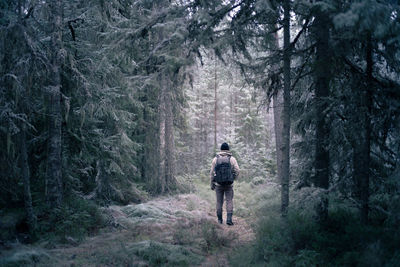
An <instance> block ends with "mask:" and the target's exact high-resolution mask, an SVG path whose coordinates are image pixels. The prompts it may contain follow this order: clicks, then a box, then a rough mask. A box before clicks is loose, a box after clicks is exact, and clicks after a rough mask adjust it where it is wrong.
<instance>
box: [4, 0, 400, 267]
mask: <svg viewBox="0 0 400 267" xmlns="http://www.w3.org/2000/svg"><path fill="white" fill-rule="evenodd" d="M399 11H400V5H399V3H398V1H395V0H364V1H362V0H320V1H313V0H282V1H275V0H226V1H218V0H215V1H206V0H176V1H164V0H155V1H147V0H133V1H132V0H110V1H104V0H96V1H88V0H70V1H62V0H54V1H36V0H11V1H10V0H0V36H1V38H0V40H1V41H0V62H1V64H0V151H1V152H0V218H1V219H0V226H1V227H2V230H1V233H0V240H1V242H2V243H1V244H2V246H3V245H4V246H6V244H7V242H9V240H15V239H16V238H17V239H18V240H19V241H20V242H22V243H35V242H39V241H40V240H43V239H52V240H57V242H64V241H65V240H66V238H67V237H68V236H73V237H75V238H84V237H85V236H87V235H93V234H95V233H97V231H98V230H99V229H100V228H101V227H103V225H104V221H103V219H102V215H101V207H105V206H109V205H127V204H130V203H143V202H146V201H147V200H149V199H152V198H154V197H155V196H160V195H162V196H166V195H173V194H179V193H188V192H192V191H193V190H194V189H193V182H192V181H193V179H196V177H199V176H201V175H203V176H204V175H205V174H206V173H207V172H208V171H209V170H208V168H209V164H210V162H211V159H212V157H213V155H214V153H215V152H216V151H217V150H218V149H219V146H220V144H221V142H223V141H227V142H228V143H229V144H230V146H231V147H232V151H233V153H234V155H235V157H237V158H238V160H239V165H240V167H241V169H242V179H244V180H245V181H248V182H253V184H257V183H258V182H254V181H259V182H260V183H264V182H265V181H266V180H268V179H269V181H275V182H277V183H279V190H280V201H279V207H277V209H276V214H279V216H274V217H273V218H271V216H267V215H268V213H269V210H266V209H264V210H263V209H262V208H260V211H259V212H258V213H254V214H256V215H254V216H256V217H257V218H256V223H255V226H254V227H255V229H256V240H255V241H254V244H252V245H250V246H249V247H248V248H246V250H245V253H244V255H243V254H240V253H239V255H241V256H239V257H238V258H234V259H233V262H234V263H235V262H236V263H237V264H238V266H245V265H249V264H254V265H257V264H259V265H261V266H262V265H263V264H266V263H268V264H271V266H275V265H273V264H277V265H280V264H282V265H283V266H285V265H287V266H290V265H292V266H293V264H297V265H298V266H313V265H314V266H316V265H324V266H326V265H327V264H331V265H340V266H343V265H349V266H357V265H359V266H384V265H385V266H396V265H397V264H399V262H400V251H399V247H398V244H399V242H400V234H399V233H398V226H399V224H400V201H399V200H400V118H399V117H400V77H399V73H400V62H399V59H400V54H399V51H400V50H399V46H400V14H399ZM205 180H206V179H205ZM249 194H251V193H249ZM249 197H250V195H249ZM243 216H244V215H243ZM244 217H245V216H244ZM249 251H250V253H247V252H249ZM301 264H304V265H301ZM282 265H280V266H282Z"/></svg>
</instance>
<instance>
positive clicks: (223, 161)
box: [214, 155, 233, 185]
mask: <svg viewBox="0 0 400 267" xmlns="http://www.w3.org/2000/svg"><path fill="white" fill-rule="evenodd" d="M214 181H215V182H217V183H219V184H221V185H228V184H232V183H233V174H232V169H231V156H230V155H228V156H221V155H217V162H216V164H215V177H214Z"/></svg>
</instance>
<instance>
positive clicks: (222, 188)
mask: <svg viewBox="0 0 400 267" xmlns="http://www.w3.org/2000/svg"><path fill="white" fill-rule="evenodd" d="M239 171H240V169H239V165H238V163H237V161H236V159H235V158H234V157H233V156H232V153H231V152H229V145H228V144H227V143H223V144H222V145H221V151H220V152H218V153H217V156H216V157H215V158H214V159H213V161H212V166H211V171H210V176H211V190H215V192H216V195H217V217H218V222H219V223H221V224H222V205H223V203H224V195H225V199H226V213H227V216H226V224H227V225H233V222H232V213H233V182H234V180H236V178H237V177H238V176H239Z"/></svg>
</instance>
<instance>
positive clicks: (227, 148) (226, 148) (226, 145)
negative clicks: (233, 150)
mask: <svg viewBox="0 0 400 267" xmlns="http://www.w3.org/2000/svg"><path fill="white" fill-rule="evenodd" d="M221 150H229V146H228V144H227V143H222V145H221Z"/></svg>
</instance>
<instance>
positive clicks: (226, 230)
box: [200, 217, 255, 267]
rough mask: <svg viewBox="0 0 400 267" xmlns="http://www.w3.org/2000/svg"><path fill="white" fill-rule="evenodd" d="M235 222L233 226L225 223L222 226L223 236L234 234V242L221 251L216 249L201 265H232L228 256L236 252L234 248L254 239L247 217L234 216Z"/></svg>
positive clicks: (208, 266)
mask: <svg viewBox="0 0 400 267" xmlns="http://www.w3.org/2000/svg"><path fill="white" fill-rule="evenodd" d="M224 222H225V221H224ZM233 222H234V225H233V226H228V225H226V224H223V225H221V227H220V230H221V231H222V235H223V236H227V237H229V236H232V235H234V239H233V240H232V243H231V244H229V245H228V246H227V247H222V248H221V249H220V251H216V252H214V253H213V254H211V255H209V256H208V257H207V258H206V260H205V261H204V262H203V263H202V264H201V265H200V266H201V267H215V266H224V267H225V266H230V265H229V261H228V257H229V255H230V254H231V253H234V252H233V249H235V248H239V247H241V246H243V245H245V244H248V243H250V242H251V241H253V240H254V238H255V235H254V232H253V229H252V228H251V227H250V225H249V224H248V220H247V219H246V218H240V217H234V218H233Z"/></svg>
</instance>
